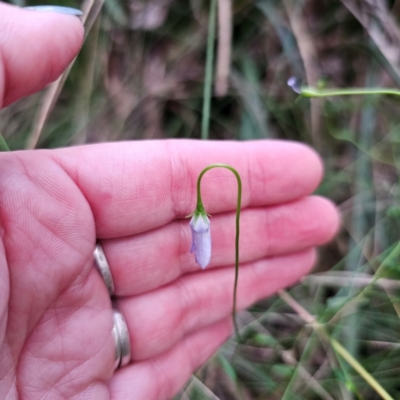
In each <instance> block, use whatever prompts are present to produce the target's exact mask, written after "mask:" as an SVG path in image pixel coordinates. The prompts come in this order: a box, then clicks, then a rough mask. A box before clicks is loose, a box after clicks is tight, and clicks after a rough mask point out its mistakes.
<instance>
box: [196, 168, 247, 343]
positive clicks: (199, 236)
mask: <svg viewBox="0 0 400 400" xmlns="http://www.w3.org/2000/svg"><path fill="white" fill-rule="evenodd" d="M213 168H225V169H228V170H229V171H231V172H232V173H233V174H234V175H235V177H236V180H237V183H238V195H237V202H236V235H235V281H234V285H233V306H232V320H233V325H234V327H235V333H236V335H237V337H238V338H239V340H240V336H239V329H238V325H237V321H236V295H237V285H238V280H239V234H240V227H239V221H240V208H241V204H242V180H241V179H240V175H239V173H238V172H237V171H236V170H235V168H233V167H231V166H230V165H227V164H212V165H209V166H208V167H206V168H204V169H203V171H201V173H200V175H199V177H198V178H197V204H196V209H195V211H194V213H193V216H192V219H191V221H190V228H191V230H192V237H193V240H192V247H191V252H194V253H195V257H196V262H197V263H198V264H199V265H200V266H201V268H202V269H204V268H206V266H207V265H208V263H209V261H210V258H211V234H210V221H209V219H208V216H207V213H206V211H205V208H204V205H203V200H202V198H201V179H202V178H203V176H204V174H205V173H206V172H207V171H209V170H210V169H213ZM208 249H209V251H208Z"/></svg>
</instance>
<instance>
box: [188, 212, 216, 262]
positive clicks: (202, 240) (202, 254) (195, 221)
mask: <svg viewBox="0 0 400 400" xmlns="http://www.w3.org/2000/svg"><path fill="white" fill-rule="evenodd" d="M189 225H190V229H191V231H192V247H191V248H190V252H191V253H194V255H195V259H196V262H197V264H199V265H200V267H201V268H202V269H204V268H206V267H207V265H208V264H209V263H210V259H211V231H210V220H209V219H208V217H207V214H206V213H205V211H198V210H196V211H195V212H194V214H193V216H192V219H191V220H190V224H189Z"/></svg>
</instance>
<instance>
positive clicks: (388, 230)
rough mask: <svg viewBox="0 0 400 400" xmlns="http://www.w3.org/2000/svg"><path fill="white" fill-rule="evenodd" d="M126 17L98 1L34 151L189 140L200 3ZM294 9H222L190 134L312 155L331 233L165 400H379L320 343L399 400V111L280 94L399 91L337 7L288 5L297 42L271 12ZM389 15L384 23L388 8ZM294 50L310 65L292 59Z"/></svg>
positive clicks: (9, 130)
mask: <svg viewBox="0 0 400 400" xmlns="http://www.w3.org/2000/svg"><path fill="white" fill-rule="evenodd" d="M148 1H149V2H150V0H148ZM15 3H18V4H22V3H23V2H22V1H18V2H17V1H15ZM25 3H26V4H39V3H40V4H43V1H38V2H35V1H26V2H25ZM60 4H61V3H60ZM62 4H63V5H72V6H74V5H75V6H76V5H77V2H73V1H63V2H62ZM127 4H128V3H127V2H118V1H117V0H106V1H105V5H104V7H103V10H102V12H101V15H100V18H98V19H97V20H96V21H95V23H94V24H93V27H92V29H91V30H90V32H89V35H88V37H87V40H86V43H85V45H84V47H83V49H82V52H81V53H80V55H79V56H78V58H77V61H76V63H75V65H74V66H73V68H72V70H71V72H70V74H69V76H68V78H67V80H66V83H65V86H64V88H63V90H62V92H61V94H60V96H59V98H58V101H57V103H56V106H55V108H54V109H53V111H52V112H51V113H50V115H49V118H48V120H47V122H46V124H45V126H44V129H43V132H42V134H41V136H40V138H39V141H38V147H40V148H54V147H60V146H70V145H75V144H80V143H94V142H101V141H111V140H141V139H152V138H164V137H165V138H167V137H174V138H201V136H202V133H201V126H202V118H203V117H204V112H203V89H204V76H205V64H206V54H207V38H208V22H209V21H208V13H209V8H210V2H206V1H204V2H203V1H199V2H198V1H192V2H188V1H183V0H173V1H171V4H170V6H169V8H168V12H167V13H166V16H165V19H163V18H162V15H161V14H162V13H161V14H160V20H159V24H158V26H156V27H153V28H154V29H151V30H149V29H143V27H138V28H137V29H132V27H131V26H129V24H132V21H136V24H137V20H135V16H134V15H132V14H131V13H130V12H129V9H128V8H127V7H126V5H127ZM293 4H294V3H293V2H292V1H290V0H288V1H285V2H282V1H272V0H260V1H257V2H255V1H250V0H240V1H239V0H237V1H235V2H234V4H233V18H232V21H231V22H232V28H233V42H232V52H231V54H232V59H231V71H230V79H229V90H228V92H227V94H226V95H225V96H221V97H216V96H212V97H211V99H210V100H211V103H210V104H211V107H210V109H209V110H210V114H209V130H208V127H207V125H206V128H204V129H205V130H206V131H207V132H209V134H208V135H207V136H209V138H210V139H215V140H228V139H237V140H250V139H261V138H279V139H290V140H296V141H301V142H305V143H307V144H309V145H311V146H314V147H316V148H317V149H318V151H319V152H320V153H321V155H322V157H323V159H324V162H325V167H326V172H325V178H324V181H323V182H322V184H321V186H320V188H319V189H318V193H319V194H321V195H323V196H327V197H329V198H330V199H332V200H333V201H334V202H335V203H336V204H337V205H338V206H339V208H340V209H341V211H342V215H343V227H342V230H341V232H340V233H339V235H338V236H337V238H336V239H335V240H334V241H333V242H332V243H330V244H329V245H327V246H325V247H324V248H322V249H321V251H320V259H319V262H318V265H317V266H316V268H315V271H314V272H313V274H312V275H311V276H310V277H308V278H305V279H304V280H303V281H302V282H300V283H299V284H298V285H296V286H295V287H293V288H292V289H291V290H290V291H289V293H290V296H291V297H292V298H293V299H294V300H295V301H296V303H290V304H288V302H287V301H285V299H286V300H287V298H285V294H281V296H279V295H276V296H273V297H270V298H268V299H266V300H264V301H261V302H260V303H258V304H257V305H255V306H253V307H252V308H251V309H249V310H248V311H246V312H244V313H241V314H240V315H239V320H240V321H241V325H242V331H241V336H242V338H243V343H242V344H240V345H239V346H238V347H237V346H236V342H235V341H234V339H232V340H231V341H229V342H228V343H227V344H226V345H225V346H224V347H223V348H222V349H221V350H220V351H219V352H218V353H217V355H216V356H215V357H213V358H212V359H211V360H210V361H209V362H208V363H207V364H206V365H204V366H203V367H202V368H201V369H200V370H199V371H198V372H197V373H196V375H195V377H193V378H192V379H191V381H190V382H188V385H187V386H186V387H185V388H184V389H183V390H182V392H181V393H180V394H178V395H177V396H176V399H187V398H189V399H213V398H220V399H229V400H230V399H232V400H234V399H245V400H246V399H252V400H259V399H282V398H283V399H290V400H292V399H307V400H313V399H379V398H380V396H379V395H378V394H377V392H376V390H375V389H374V388H373V387H372V386H371V385H370V384H368V383H366V381H365V379H364V378H363V377H362V376H361V375H360V371H357V367H354V365H353V366H350V365H349V362H348V360H347V361H346V360H345V359H344V358H343V353H342V354H341V353H340V351H341V350H340V351H339V352H338V348H337V347H336V350H335V345H334V343H336V342H335V341H337V342H338V343H341V344H342V345H343V346H344V347H345V348H346V349H347V351H348V354H351V356H352V357H353V360H356V361H357V362H358V363H359V364H361V365H362V366H363V367H364V368H365V369H366V370H367V371H368V373H369V374H370V376H371V377H373V378H374V379H375V380H376V381H377V382H379V384H380V385H381V386H382V387H383V388H384V389H385V390H386V391H387V392H388V393H389V394H390V396H391V397H393V398H395V399H396V398H400V383H399V378H398V376H399V373H400V318H399V316H400V290H399V289H400V285H397V286H396V283H398V280H399V278H400V259H399V256H398V254H397V250H398V249H397V248H396V245H397V243H398V240H399V232H400V223H399V217H400V190H399V184H398V181H399V172H400V112H399V109H400V100H399V99H397V98H395V97H391V96H379V97H376V96H367V97H361V96H350V97H348V96H346V97H330V98H323V99H306V98H298V96H297V95H296V94H295V93H294V92H293V91H292V90H291V89H290V88H288V87H287V84H286V81H287V79H288V78H289V77H290V76H293V75H296V76H299V77H303V78H305V77H306V76H311V75H313V74H314V75H313V76H314V77H315V78H316V79H317V80H316V82H314V83H313V82H311V83H310V82H308V84H309V85H311V86H315V85H317V84H318V83H319V81H320V82H321V83H323V84H325V86H326V87H327V88H351V87H358V88H363V87H372V86H373V87H376V86H381V87H388V88H393V89H397V86H396V84H397V83H398V82H400V77H399V76H398V75H397V72H396V66H395V65H393V64H392V61H391V60H390V59H388V58H387V54H388V51H387V50H388V48H389V47H388V46H389V43H386V42H385V41H383V42H382V43H380V47H379V46H377V45H376V43H374V41H373V38H371V35H370V33H371V27H368V26H362V25H361V24H360V23H359V22H358V20H357V18H356V17H355V16H354V15H353V14H351V13H350V12H349V10H348V9H347V8H346V7H345V6H344V4H342V3H341V2H340V1H327V0H326V1H321V2H317V1H302V2H296V4H297V7H298V6H299V5H300V6H301V7H302V9H300V12H298V13H297V14H296V15H297V18H299V19H301V22H302V25H301V26H302V29H303V30H301V29H300V32H299V30H298V29H297V30H296V29H294V28H293V26H292V24H291V23H290V22H289V18H288V13H287V11H288V9H286V8H285V6H286V7H288V8H289V11H293V10H292V9H291V7H294V5H293ZM297 11H298V10H297ZM390 16H391V18H393V20H395V21H397V20H398V19H399V17H400V4H399V1H396V2H394V5H393V8H392V11H391V13H390ZM377 25H378V26H380V27H381V28H380V29H384V28H385V29H392V28H393V27H390V28H387V27H385V26H384V25H382V24H381V25H379V23H377ZM393 29H394V28H393ZM397 29H398V28H397ZM386 33H392V34H393V37H396V36H395V33H396V34H397V32H395V33H394V32H390V31H389V32H386ZM307 39H308V40H310V43H311V45H312V47H313V51H314V54H315V55H316V59H315V60H304V54H301V52H300V50H299V49H301V45H302V44H304V41H307ZM399 50H400V49H399ZM305 61H307V62H305ZM310 61H311V62H310ZM305 65H306V66H309V65H311V66H312V68H313V71H309V70H305ZM307 68H309V67H307ZM149 71H151V73H149ZM207 79H208V82H209V81H210V79H211V78H210V76H209V75H208V78H207ZM318 80H319V81H318ZM306 83H307V82H306ZM40 99H41V95H40V94H39V95H35V96H32V97H29V98H26V99H23V100H21V101H20V102H18V103H16V104H14V105H12V106H10V107H8V108H7V109H5V110H3V111H1V113H0V132H1V133H2V134H3V136H4V138H5V140H6V141H7V143H8V145H9V146H10V148H11V149H22V148H25V147H26V145H27V143H28V142H29V139H30V135H31V134H32V126H33V125H34V121H35V115H36V113H37V111H38V109H39V107H40ZM206 106H207V105H206ZM207 110H208V108H207ZM313 110H314V111H313ZM315 110H317V111H315ZM206 112H207V111H206ZM206 117H207V120H208V116H207V115H206ZM207 123H208V121H207ZM204 124H205V122H204V121H203V127H204V126H205V125H204ZM315 127H318V129H317V130H316V128H315ZM203 132H205V131H203ZM205 135H206V134H205V133H203V137H204V136H205ZM378 268H379V271H378V275H379V276H378V275H376V271H377V270H378ZM374 277H375V278H374ZM369 278H370V279H369ZM295 304H297V305H301V306H302V307H303V308H304V309H305V310H307V311H308V312H309V313H310V314H311V315H312V316H313V317H314V318H315V320H316V321H318V322H319V323H320V324H323V325H324V333H322V334H321V331H319V326H316V325H313V324H310V323H307V321H306V320H304V318H303V317H302V316H301V315H300V314H299V309H298V308H296V305H295ZM235 349H236V353H235V357H233V354H234V352H235Z"/></svg>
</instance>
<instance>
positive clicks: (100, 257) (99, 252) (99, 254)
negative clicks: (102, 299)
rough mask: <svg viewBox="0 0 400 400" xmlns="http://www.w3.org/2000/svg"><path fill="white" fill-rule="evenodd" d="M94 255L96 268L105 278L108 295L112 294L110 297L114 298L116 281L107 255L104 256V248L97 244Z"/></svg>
mask: <svg viewBox="0 0 400 400" xmlns="http://www.w3.org/2000/svg"><path fill="white" fill-rule="evenodd" d="M93 255H94V261H95V264H96V267H97V269H98V270H99V272H100V274H101V276H102V277H103V280H104V283H105V284H106V286H107V290H108V293H109V294H110V297H113V296H114V294H115V290H114V281H113V277H112V274H111V269H110V266H109V264H108V261H107V258H106V255H105V254H104V251H103V248H102V247H101V244H100V243H96V248H95V249H94V252H93Z"/></svg>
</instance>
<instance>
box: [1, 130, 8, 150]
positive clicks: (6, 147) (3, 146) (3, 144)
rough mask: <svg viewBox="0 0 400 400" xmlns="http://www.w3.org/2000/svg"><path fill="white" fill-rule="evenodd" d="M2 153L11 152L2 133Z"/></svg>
mask: <svg viewBox="0 0 400 400" xmlns="http://www.w3.org/2000/svg"><path fill="white" fill-rule="evenodd" d="M0 151H10V148H9V147H8V144H7V142H6V141H5V139H4V137H3V135H2V134H1V133H0Z"/></svg>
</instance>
